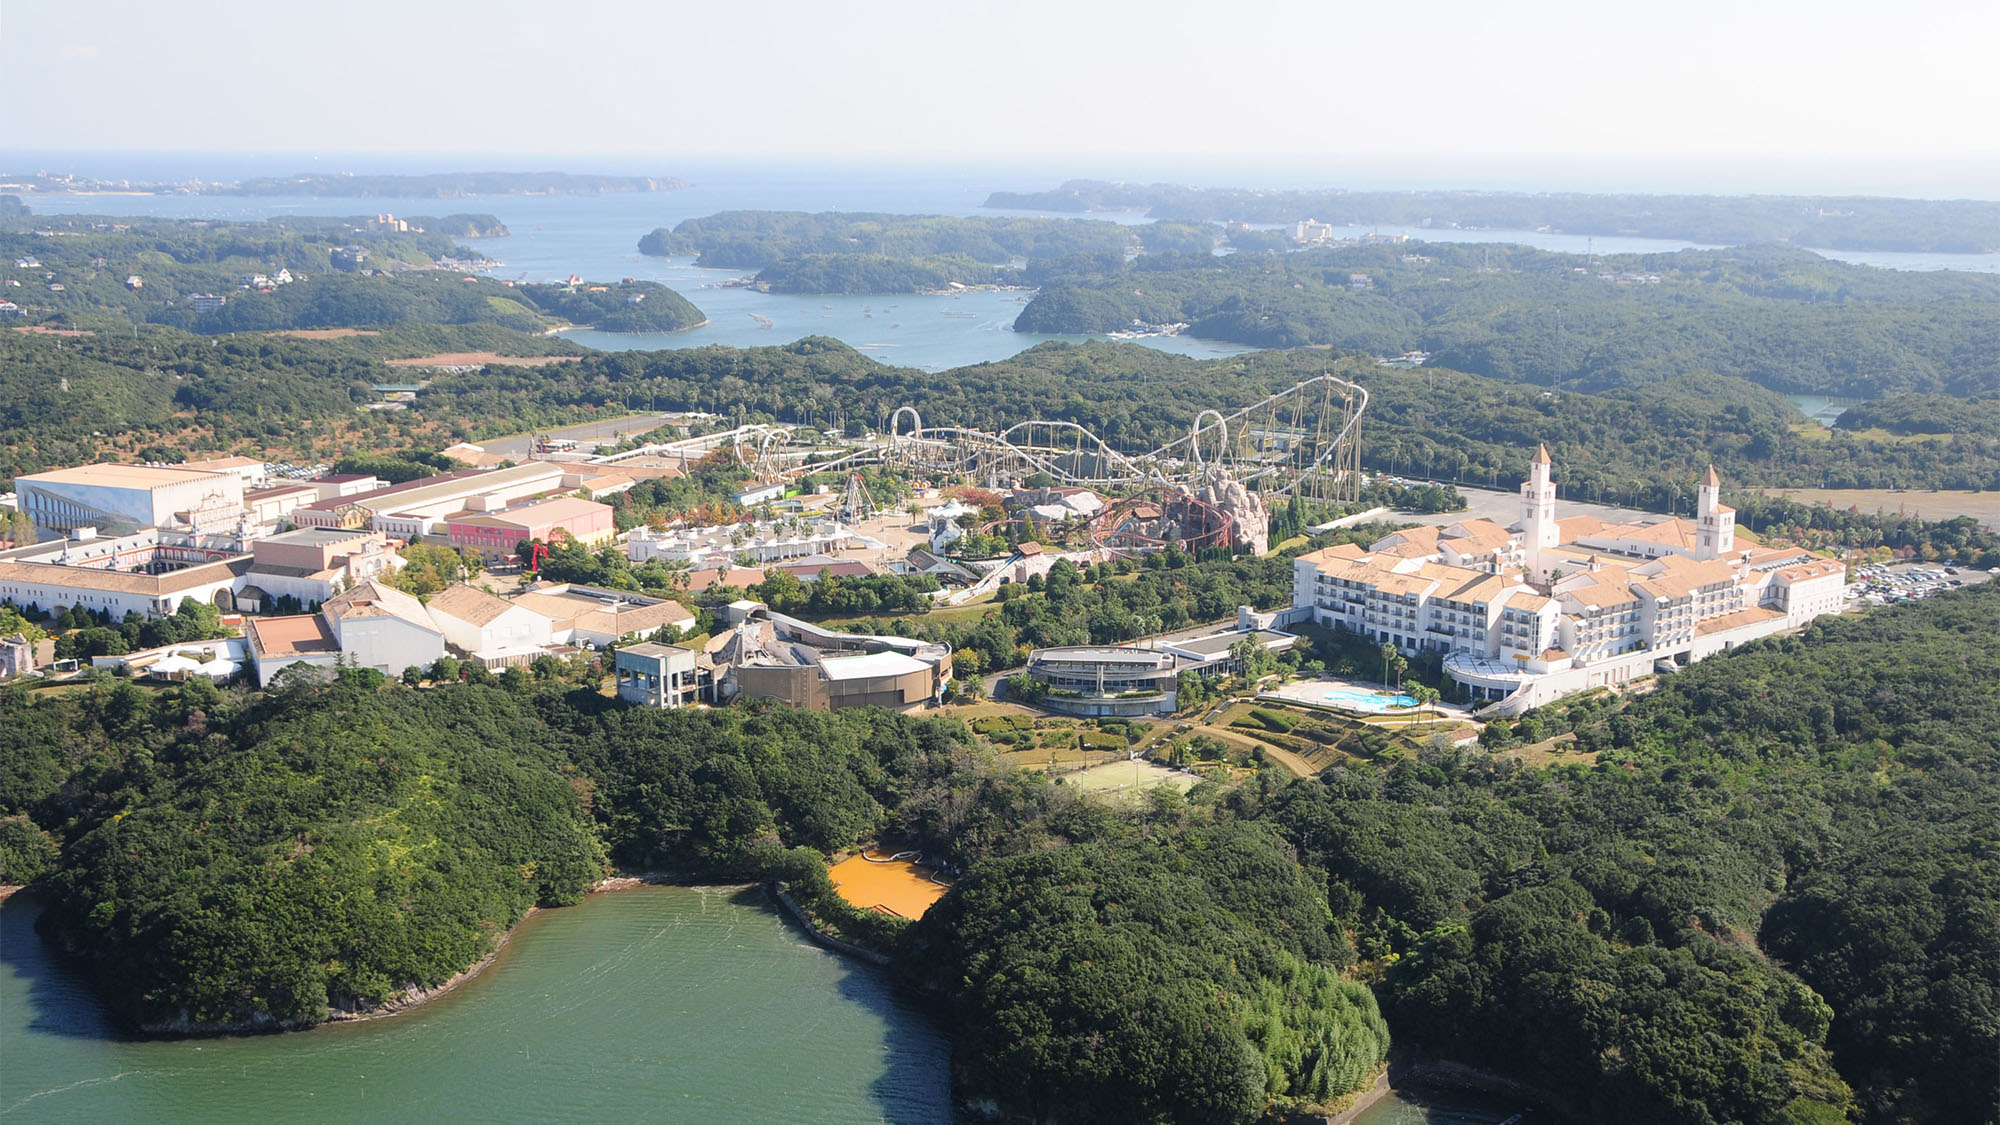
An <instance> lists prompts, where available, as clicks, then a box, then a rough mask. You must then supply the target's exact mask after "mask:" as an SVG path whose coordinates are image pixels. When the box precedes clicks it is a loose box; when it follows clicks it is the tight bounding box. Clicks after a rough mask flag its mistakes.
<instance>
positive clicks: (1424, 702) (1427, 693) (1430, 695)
mask: <svg viewBox="0 0 2000 1125" xmlns="http://www.w3.org/2000/svg"><path fill="white" fill-rule="evenodd" d="M1409 692H1410V696H1411V698H1413V699H1415V700H1416V701H1417V710H1418V711H1419V712H1427V711H1429V710H1430V707H1431V704H1433V703H1436V702H1437V701H1438V700H1439V699H1440V698H1441V696H1440V695H1439V694H1438V689H1436V688H1434V687H1432V686H1430V685H1429V684H1416V685H1414V686H1412V687H1411V688H1410V689H1409ZM1431 725H1432V724H1430V723H1428V722H1426V723H1425V724H1424V730H1425V731H1426V732H1428V731H1429V730H1430V729H1431Z"/></svg>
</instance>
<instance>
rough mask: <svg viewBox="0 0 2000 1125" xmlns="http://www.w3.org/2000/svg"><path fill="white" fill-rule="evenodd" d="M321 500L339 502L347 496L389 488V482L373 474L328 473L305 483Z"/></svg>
mask: <svg viewBox="0 0 2000 1125" xmlns="http://www.w3.org/2000/svg"><path fill="white" fill-rule="evenodd" d="M306 483H307V484H310V485H312V488H313V491H314V492H317V493H319V498H320V499H321V500H339V499H342V498H344V497H348V496H360V495H362V494H363V493H368V492H374V491H376V490H378V489H383V488H387V487H389V482H388V481H386V480H383V479H382V478H381V477H378V476H376V475H375V474H374V473H328V474H327V475H326V476H323V477H315V478H313V479H312V480H309V481H307V482H306Z"/></svg>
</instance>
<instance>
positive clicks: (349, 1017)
mask: <svg viewBox="0 0 2000 1125" xmlns="http://www.w3.org/2000/svg"><path fill="white" fill-rule="evenodd" d="M755 885H756V884H754V883H743V884H734V883H695V882H691V881H689V880H687V879H685V878H684V877H682V876H680V875H677V874H674V873H670V872H658V873H655V872H649V873H647V874H644V875H613V876H610V877H608V878H604V879H600V880H598V881H597V882H596V883H593V884H592V885H591V887H590V889H589V890H588V891H585V892H584V897H585V898H590V897H591V896H593V895H601V894H616V893H617V892H619V891H636V890H642V889H644V888H646V887H692V886H717V887H738V886H741V887H751V886H755ZM561 909H563V907H559V906H557V907H541V906H531V907H529V908H528V912H527V913H526V914H523V915H521V917H520V919H519V920H518V921H516V922H515V923H514V924H513V925H511V926H509V927H507V928H506V929H504V930H502V931H500V936H499V937H498V938H497V939H495V940H494V942H493V948H492V949H490V950H488V951H487V952H486V956H484V957H481V958H480V959H479V960H477V961H474V962H473V963H472V964H470V965H467V966H466V967H465V968H463V969H460V970H459V971H458V972H456V973H453V974H452V975H451V976H450V978H448V979H447V980H446V981H445V982H444V983H443V984H440V985H437V986H436V987H434V988H415V989H410V990H407V991H405V992H403V993H400V994H398V995H397V996H396V997H394V998H392V999H389V1000H385V1001H383V1002H382V1003H381V1004H378V1005H376V1006H375V1007H373V1008H368V1009H364V1010H360V1011H347V1010H345V1009H341V1008H333V1009H330V1012H331V1014H330V1015H328V1016H327V1018H326V1019H325V1020H324V1021H322V1022H321V1023H319V1024H316V1025H314V1026H318V1027H327V1026H331V1025H334V1024H343V1025H345V1024H357V1023H367V1022H369V1021H371V1020H385V1019H389V1018H391V1017H393V1016H400V1015H402V1014H403V1013H405V1012H412V1011H415V1010H416V1009H418V1008H421V1007H423V1006H424V1005H426V1004H429V1003H430V1002H431V1001H433V1000H436V999H438V998H440V997H443V996H448V995H450V994H451V993H453V992H456V991H457V990H458V989H459V988H460V987H462V986H463V985H465V984H466V983H467V982H469V981H471V980H473V979H474V978H476V977H478V976H479V975H480V974H481V973H484V972H485V971H486V970H488V969H490V968H492V967H493V966H494V964H496V963H497V962H498V961H499V960H500V954H501V953H502V952H504V951H505V950H506V948H507V946H508V945H509V944H511V943H512V942H513V940H514V935H515V934H517V933H519V932H520V931H521V927H522V926H524V925H526V924H527V922H528V919H530V918H533V917H535V916H536V915H538V914H542V913H545V912H547V911H548V910H561ZM294 1030H299V1031H310V1030H312V1028H309V1027H307V1028H297V1029H294ZM224 1034H228V1032H226V1031H225V1032H224Z"/></svg>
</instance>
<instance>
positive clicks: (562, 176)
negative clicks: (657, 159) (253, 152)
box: [0, 172, 688, 199]
mask: <svg viewBox="0 0 2000 1125" xmlns="http://www.w3.org/2000/svg"><path fill="white" fill-rule="evenodd" d="M0 183H4V184H9V185H13V186H15V187H18V188H20V189H23V190H26V191H29V192H134V193H139V192H143V193H148V194H156V195H307V196H319V197H337V196H371V197H382V198H388V199H405V198H407V199H457V198H460V197H462V196H468V195H605V194H610V193H614V192H634V191H676V190H678V189H680V188H684V187H687V186H688V185H687V182H686V181H685V180H681V179H678V178H676V177H673V176H605V175H593V174H579V173H575V172H437V173H430V174H426V175H397V174H367V173H361V174H357V173H352V172H346V173H326V172H301V173H299V174H297V175H293V176H261V177H256V178H252V179H247V180H237V181H217V180H198V179H190V180H118V179H102V178H98V177H92V176H67V175H49V174H46V173H40V172H38V173H34V174H31V175H21V174H7V173H0Z"/></svg>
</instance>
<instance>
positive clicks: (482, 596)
mask: <svg viewBox="0 0 2000 1125" xmlns="http://www.w3.org/2000/svg"><path fill="white" fill-rule="evenodd" d="M424 608H426V609H428V610H430V611H431V612H432V613H434V614H437V613H442V614H448V615H450V616H451V617H453V618H456V619H457V620H459V621H463V622H465V623H466V624H467V625H490V624H492V623H493V622H495V621H497V620H499V618H500V615H501V614H504V613H506V612H507V611H508V610H510V609H513V608H514V603H513V602H510V601H508V600H507V599H505V598H498V597H494V596H493V595H492V594H489V593H487V592H486V591H484V590H481V589H480V588H478V587H477V586H468V585H465V584H464V583H462V582H461V583H459V584H458V585H456V586H451V587H448V588H446V589H445V590H443V591H442V592H440V593H437V594H434V595H432V596H431V600H430V601H429V602H428V603H426V604H425V606H424Z"/></svg>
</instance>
